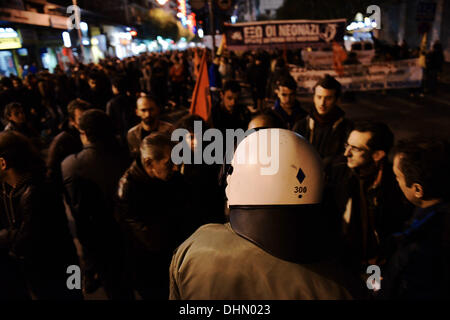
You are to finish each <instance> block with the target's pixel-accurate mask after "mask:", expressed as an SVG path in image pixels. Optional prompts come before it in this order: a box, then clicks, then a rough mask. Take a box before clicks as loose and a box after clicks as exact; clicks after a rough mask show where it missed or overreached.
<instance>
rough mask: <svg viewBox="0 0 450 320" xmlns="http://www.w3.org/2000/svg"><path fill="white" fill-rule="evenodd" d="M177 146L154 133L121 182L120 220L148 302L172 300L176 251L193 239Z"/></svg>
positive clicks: (132, 265)
mask: <svg viewBox="0 0 450 320" xmlns="http://www.w3.org/2000/svg"><path fill="white" fill-rule="evenodd" d="M171 146H172V143H171V141H170V138H169V137H168V136H167V135H166V134H163V133H158V132H155V133H152V134H150V135H149V136H147V137H146V138H145V139H144V140H143V141H142V144H141V150H140V153H141V156H140V157H139V158H137V159H136V160H135V161H134V162H133V164H132V165H131V167H130V168H129V169H128V170H127V171H126V172H125V174H124V175H123V177H122V179H121V180H120V183H119V189H118V201H117V206H116V218H117V220H118V221H119V222H120V224H121V226H122V230H123V231H124V233H125V234H126V235H127V238H128V240H129V250H127V251H128V254H129V257H128V258H127V261H128V262H129V263H130V272H131V273H132V279H133V281H132V282H133V287H134V289H136V290H137V291H138V293H139V294H140V295H141V297H142V298H143V299H161V300H166V299H167V297H168V294H169V279H168V273H167V270H168V267H169V264H170V258H171V255H172V253H173V250H174V249H175V248H176V247H177V246H178V245H179V244H181V242H182V241H183V240H185V239H186V238H187V237H188V236H189V234H188V233H189V231H190V228H188V230H186V223H187V222H188V221H190V219H191V218H190V217H189V216H188V215H187V214H186V213H185V207H184V202H185V200H184V199H185V197H186V196H187V193H186V187H185V186H184V185H183V184H182V183H181V179H180V178H181V177H180V175H179V174H176V170H177V168H176V167H175V166H174V164H173V163H172V161H171V159H170V155H171Z"/></svg>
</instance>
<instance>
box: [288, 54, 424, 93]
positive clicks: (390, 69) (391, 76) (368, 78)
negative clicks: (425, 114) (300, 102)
mask: <svg viewBox="0 0 450 320" xmlns="http://www.w3.org/2000/svg"><path fill="white" fill-rule="evenodd" d="M422 72H423V71H422V68H421V67H420V65H419V59H408V60H397V61H389V62H377V63H372V64H370V65H361V64H357V65H346V66H343V72H342V75H338V74H337V73H336V71H335V70H334V69H333V68H331V67H330V68H327V69H319V68H317V69H310V68H301V67H297V66H294V65H290V73H291V75H292V77H293V78H294V79H295V80H296V81H297V85H298V91H299V93H308V92H309V93H312V92H313V88H314V85H315V84H316V82H317V81H318V80H319V79H320V78H322V77H324V76H325V75H326V74H329V75H331V76H333V77H335V78H336V80H338V81H339V82H340V83H341V85H342V91H369V90H383V89H402V88H416V87H419V86H420V85H421V82H422Z"/></svg>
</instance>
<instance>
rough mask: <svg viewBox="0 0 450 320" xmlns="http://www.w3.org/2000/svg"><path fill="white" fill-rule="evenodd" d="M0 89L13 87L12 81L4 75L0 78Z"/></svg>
mask: <svg viewBox="0 0 450 320" xmlns="http://www.w3.org/2000/svg"><path fill="white" fill-rule="evenodd" d="M0 84H1V89H3V90H9V89H12V88H13V87H14V85H13V82H12V80H11V79H10V78H8V77H4V78H2V79H1V80H0Z"/></svg>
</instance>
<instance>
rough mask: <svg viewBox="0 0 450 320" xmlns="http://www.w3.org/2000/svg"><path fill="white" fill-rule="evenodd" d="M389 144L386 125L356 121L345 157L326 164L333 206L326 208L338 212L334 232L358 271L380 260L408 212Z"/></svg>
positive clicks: (328, 201)
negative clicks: (396, 180)
mask: <svg viewBox="0 0 450 320" xmlns="http://www.w3.org/2000/svg"><path fill="white" fill-rule="evenodd" d="M392 144H393V134H392V132H391V131H390V130H389V128H388V127H387V126H386V125H385V124H383V123H377V122H359V123H357V124H356V125H355V129H354V130H353V131H352V132H351V133H350V136H349V137H348V140H347V143H346V149H345V153H344V156H345V160H344V161H342V162H340V161H338V160H336V161H335V162H334V163H333V165H331V166H330V167H329V168H328V187H329V188H330V189H329V190H328V191H329V192H327V193H326V195H325V197H326V198H328V199H327V201H326V202H327V203H328V204H330V201H331V202H333V203H334V206H332V207H331V208H328V210H327V212H330V213H331V214H336V216H335V220H334V221H335V223H336V226H337V229H335V230H336V231H337V232H338V233H340V234H341V237H342V239H343V241H344V252H343V253H344V255H345V256H346V258H347V261H348V262H349V263H350V264H353V265H354V266H355V268H360V272H362V273H365V268H366V267H367V265H369V264H378V263H381V262H382V261H383V259H384V258H385V257H386V255H387V252H386V249H387V248H386V247H387V239H388V237H389V235H390V234H391V233H393V232H397V231H400V230H401V229H402V227H403V223H404V222H405V221H406V220H407V219H408V218H409V217H410V214H411V207H410V206H408V204H407V201H406V199H405V198H404V196H403V195H402V193H401V191H400V189H399V188H398V186H397V184H396V182H395V177H394V175H393V173H392V169H391V164H390V163H389V162H388V153H389V150H390V149H391V147H392ZM330 198H332V199H331V200H330Z"/></svg>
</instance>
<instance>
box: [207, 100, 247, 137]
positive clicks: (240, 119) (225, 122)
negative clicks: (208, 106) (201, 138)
mask: <svg viewBox="0 0 450 320" xmlns="http://www.w3.org/2000/svg"><path fill="white" fill-rule="evenodd" d="M250 117H251V116H250V112H249V111H248V110H247V108H246V107H245V106H243V105H236V106H235V107H234V109H233V112H232V113H229V112H228V111H226V110H225V107H223V106H221V105H220V104H216V105H214V106H213V108H212V110H211V120H212V124H213V127H214V128H216V129H219V130H220V131H221V132H222V133H223V134H224V135H225V133H226V132H225V131H226V129H235V130H236V129H242V130H244V131H246V130H247V127H248V123H249V122H250Z"/></svg>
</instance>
